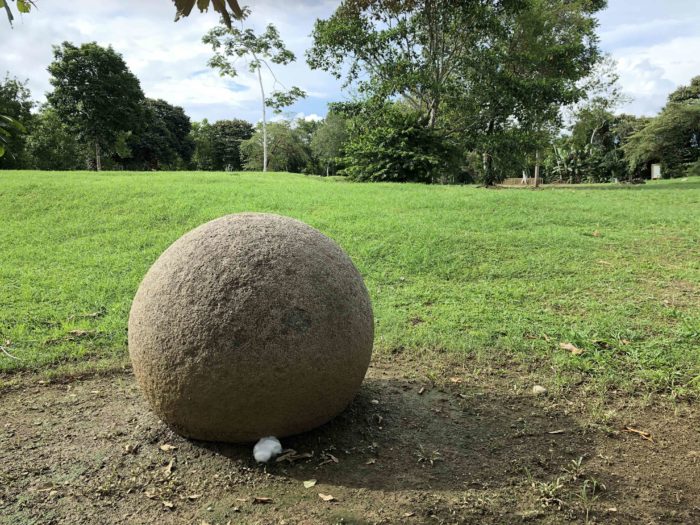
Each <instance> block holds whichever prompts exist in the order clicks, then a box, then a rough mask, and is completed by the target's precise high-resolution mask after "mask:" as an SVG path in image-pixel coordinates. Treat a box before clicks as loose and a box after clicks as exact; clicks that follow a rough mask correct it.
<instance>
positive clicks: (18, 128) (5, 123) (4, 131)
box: [0, 115, 27, 157]
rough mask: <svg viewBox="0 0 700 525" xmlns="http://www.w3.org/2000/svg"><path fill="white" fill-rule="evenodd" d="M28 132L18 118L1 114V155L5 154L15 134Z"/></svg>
mask: <svg viewBox="0 0 700 525" xmlns="http://www.w3.org/2000/svg"><path fill="white" fill-rule="evenodd" d="M26 132H27V130H26V129H25V128H24V126H23V125H22V124H21V123H20V122H19V121H18V120H15V119H13V118H12V117H9V116H7V115H0V157H2V156H3V155H5V151H6V150H7V146H8V145H9V143H10V139H11V138H12V136H13V135H15V134H18V133H26Z"/></svg>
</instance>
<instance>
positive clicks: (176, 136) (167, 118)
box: [122, 99, 194, 170]
mask: <svg viewBox="0 0 700 525" xmlns="http://www.w3.org/2000/svg"><path fill="white" fill-rule="evenodd" d="M142 106H143V111H142V115H143V120H142V122H141V125H140V126H139V131H138V132H137V133H134V134H131V135H130V136H129V138H128V139H127V146H128V149H129V150H130V155H129V157H128V158H125V159H123V160H122V163H123V165H124V166H126V167H128V168H130V169H137V170H158V169H183V168H185V167H186V166H187V165H188V164H189V162H190V159H191V158H192V153H193V152H194V140H193V139H192V137H191V135H190V131H191V129H192V125H191V123H190V118H189V117H188V116H187V115H186V114H185V111H184V110H183V109H182V108H181V107H178V106H173V105H171V104H168V103H167V102H166V101H164V100H153V99H145V100H144V101H143V102H142Z"/></svg>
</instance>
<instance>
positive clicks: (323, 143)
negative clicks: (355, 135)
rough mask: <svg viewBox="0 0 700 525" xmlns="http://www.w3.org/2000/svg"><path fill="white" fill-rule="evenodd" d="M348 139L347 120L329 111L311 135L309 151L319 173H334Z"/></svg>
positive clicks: (339, 164) (338, 165) (339, 163)
mask: <svg viewBox="0 0 700 525" xmlns="http://www.w3.org/2000/svg"><path fill="white" fill-rule="evenodd" d="M347 141H348V120H347V118H345V117H344V116H342V115H340V114H339V113H335V112H332V111H331V112H329V113H328V116H327V117H326V118H325V119H324V120H323V122H321V123H320V124H319V126H318V127H317V129H316V130H315V132H314V134H313V136H312V137H311V144H310V146H311V152H312V154H313V157H314V159H316V161H317V164H318V167H319V168H320V170H319V171H318V172H317V173H318V174H319V175H335V174H336V172H337V170H338V168H339V167H340V166H341V164H342V159H341V157H342V156H343V154H344V152H345V145H346V143H347Z"/></svg>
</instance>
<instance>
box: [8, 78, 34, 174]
mask: <svg viewBox="0 0 700 525" xmlns="http://www.w3.org/2000/svg"><path fill="white" fill-rule="evenodd" d="M33 105H34V102H33V101H32V96H31V93H30V92H29V89H28V88H27V83H26V82H21V81H20V80H18V79H17V78H10V76H9V75H6V76H5V80H4V81H1V82H0V169H13V168H22V167H24V166H23V164H24V146H25V142H26V136H25V131H26V128H27V126H28V125H29V123H30V120H31V118H32V115H31V109H32V107H33ZM6 152H8V153H9V154H8V155H5V153H6Z"/></svg>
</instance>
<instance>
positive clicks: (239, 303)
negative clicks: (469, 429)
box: [129, 213, 374, 442]
mask: <svg viewBox="0 0 700 525" xmlns="http://www.w3.org/2000/svg"><path fill="white" fill-rule="evenodd" d="M373 333H374V326H373V317H372V306H371V303H370V298H369V294H368V293H367V288H365V285H364V282H363V281H362V277H361V276H360V274H359V272H358V271H357V269H356V268H355V266H354V265H353V263H352V261H351V260H350V258H349V257H348V256H347V255H346V254H345V252H343V250H342V249H341V248H340V247H339V246H338V245H337V244H335V243H334V242H333V241H332V240H331V239H329V238H328V237H326V236H325V235H323V234H322V233H320V232H319V231H317V230H315V229H314V228H312V227H310V226H308V225H306V224H304V223H303V222H300V221H297V220H295V219H290V218H288V217H281V216H277V215H268V214H258V213H242V214H237V215H228V216H225V217H222V218H220V219H216V220H214V221H211V222H208V223H206V224H204V225H202V226H200V227H198V228H196V229H194V230H192V231H191V232H189V233H187V234H185V235H184V236H183V237H181V238H180V239H179V240H177V241H176V242H175V243H174V244H173V245H172V246H170V247H169V248H168V249H167V250H166V251H165V252H164V253H163V254H162V255H161V256H160V258H159V259H158V260H157V261H156V262H155V264H154V265H153V266H152V267H151V269H150V270H149V271H148V273H147V274H146V277H145V278H144V280H143V282H142V283H141V286H140V287H139V289H138V292H137V293H136V296H135V297H134V302H133V305H132V307H131V314H130V316H129V354H130V356H131V361H132V363H133V368H134V373H135V374H136V379H137V381H138V383H139V385H140V387H141V389H142V390H143V392H144V394H145V397H146V398H147V400H148V401H149V403H150V404H151V406H152V408H153V410H154V411H155V412H156V414H157V415H158V416H159V417H160V418H161V419H162V420H163V421H164V422H165V423H167V424H168V425H169V426H170V427H171V428H173V429H174V430H175V431H177V432H179V433H180V434H182V435H184V436H187V437H191V438H195V439H201V440H207V441H229V442H247V441H254V440H257V439H259V438H261V437H263V436H268V435H272V436H278V437H283V436H287V435H291V434H296V433H299V432H304V431H307V430H310V429H312V428H314V427H316V426H318V425H321V424H323V423H325V422H327V421H328V420H330V419H331V418H333V417H334V416H335V415H337V414H338V413H339V412H341V411H342V410H343V409H344V408H345V407H346V406H347V405H348V404H349V403H350V401H351V400H352V398H353V397H354V396H355V394H356V392H357V391H358V389H359V387H360V384H361V383H362V380H363V378H364V376H365V373H366V372H367V367H368V366H369V361H370V356H371V353H372V342H373Z"/></svg>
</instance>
